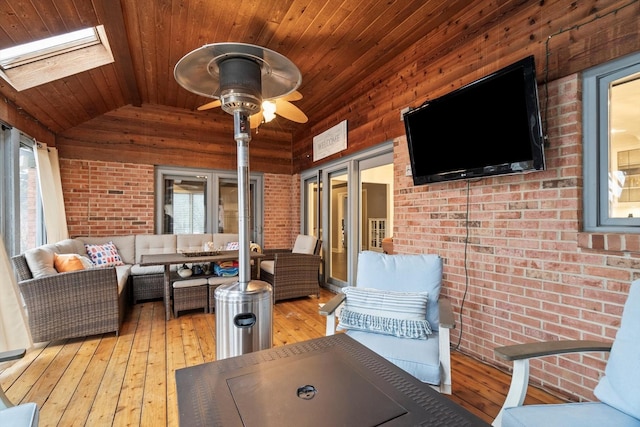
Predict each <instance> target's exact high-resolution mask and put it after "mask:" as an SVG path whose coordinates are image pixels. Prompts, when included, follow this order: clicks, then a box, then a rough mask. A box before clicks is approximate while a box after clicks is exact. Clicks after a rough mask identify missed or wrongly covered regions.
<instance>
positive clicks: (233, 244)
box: [225, 242, 240, 251]
mask: <svg viewBox="0 0 640 427" xmlns="http://www.w3.org/2000/svg"><path fill="white" fill-rule="evenodd" d="M238 249H240V245H239V244H238V242H228V243H227V246H226V247H225V250H227V251H237V250H238Z"/></svg>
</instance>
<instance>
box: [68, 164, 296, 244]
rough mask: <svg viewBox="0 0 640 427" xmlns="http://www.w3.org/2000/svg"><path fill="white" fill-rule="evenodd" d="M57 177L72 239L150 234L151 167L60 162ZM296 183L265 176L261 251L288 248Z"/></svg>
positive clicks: (293, 233)
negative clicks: (262, 243)
mask: <svg viewBox="0 0 640 427" xmlns="http://www.w3.org/2000/svg"><path fill="white" fill-rule="evenodd" d="M60 175H61V180H62V190H63V193H64V203H65V209H66V214H67V223H68V227H69V235H70V236H80V235H91V236H110V235H117V234H129V233H137V234H141V233H154V230H155V227H154V167H153V165H140V164H132V163H116V162H99V161H85V160H71V159H60ZM299 180H300V177H299V176H298V175H295V176H289V175H275V174H265V176H264V182H265V195H264V216H265V221H264V222H265V227H264V246H265V247H268V248H290V247H292V245H293V241H294V239H295V236H296V235H297V234H298V231H299V230H300V208H299V200H300V184H299Z"/></svg>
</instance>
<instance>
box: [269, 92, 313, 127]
mask: <svg viewBox="0 0 640 427" xmlns="http://www.w3.org/2000/svg"><path fill="white" fill-rule="evenodd" d="M275 102H276V114H277V115H279V116H282V117H284V118H285V119H289V120H291V121H292V122H296V123H307V120H309V119H308V118H307V115H306V114H304V113H303V112H302V110H301V109H299V108H298V107H296V106H295V105H293V104H292V103H290V102H289V101H285V100H284V99H282V98H279V99H276V101H275Z"/></svg>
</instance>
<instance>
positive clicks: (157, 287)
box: [11, 233, 238, 342]
mask: <svg viewBox="0 0 640 427" xmlns="http://www.w3.org/2000/svg"><path fill="white" fill-rule="evenodd" d="M237 240H238V235H237V234H230V233H216V234H189V235H186V234H185V235H152V234H141V235H126V236H108V237H78V238H74V239H66V240H63V241H60V242H57V243H54V244H47V245H43V246H40V247H37V248H34V249H29V250H27V251H25V252H24V253H23V254H20V255H16V256H14V257H12V259H11V261H12V263H13V267H14V271H15V275H16V278H17V281H18V286H19V288H20V291H21V293H22V296H23V298H24V301H25V304H26V308H27V316H28V318H29V328H30V330H31V335H32V337H33V340H34V342H43V341H53V340H60V339H67V338H76V337H84V336H90V335H96V334H103V333H109V332H115V333H116V334H118V333H119V332H120V327H121V325H122V322H123V320H124V317H125V315H126V312H127V306H128V301H129V300H130V296H132V298H133V300H134V302H137V301H138V300H142V299H151V298H161V297H162V296H163V293H162V292H163V277H164V276H163V270H162V266H159V267H143V266H140V265H139V264H138V263H139V262H140V258H141V257H142V255H143V254H161V253H175V252H177V251H186V250H202V249H203V244H204V242H214V245H218V246H215V247H216V248H217V247H219V246H223V245H225V244H226V243H228V242H231V241H237ZM109 242H112V243H113V245H114V246H115V247H116V248H117V254H118V256H119V257H120V258H121V260H122V262H121V265H118V266H114V267H103V268H86V269H81V270H76V271H68V272H59V271H58V270H56V267H55V265H54V263H55V259H56V257H58V256H60V255H71V254H75V255H79V256H80V257H84V256H86V255H87V247H86V246H85V245H100V244H105V243H109ZM131 288H133V292H131Z"/></svg>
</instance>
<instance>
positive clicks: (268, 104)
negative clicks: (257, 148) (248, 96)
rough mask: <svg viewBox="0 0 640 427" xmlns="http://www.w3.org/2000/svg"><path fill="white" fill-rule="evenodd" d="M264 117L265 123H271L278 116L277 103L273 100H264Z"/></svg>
mask: <svg viewBox="0 0 640 427" xmlns="http://www.w3.org/2000/svg"><path fill="white" fill-rule="evenodd" d="M262 117H263V118H264V122H265V123H269V122H270V121H271V120H273V119H275V118H276V103H275V102H273V101H263V102H262Z"/></svg>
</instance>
